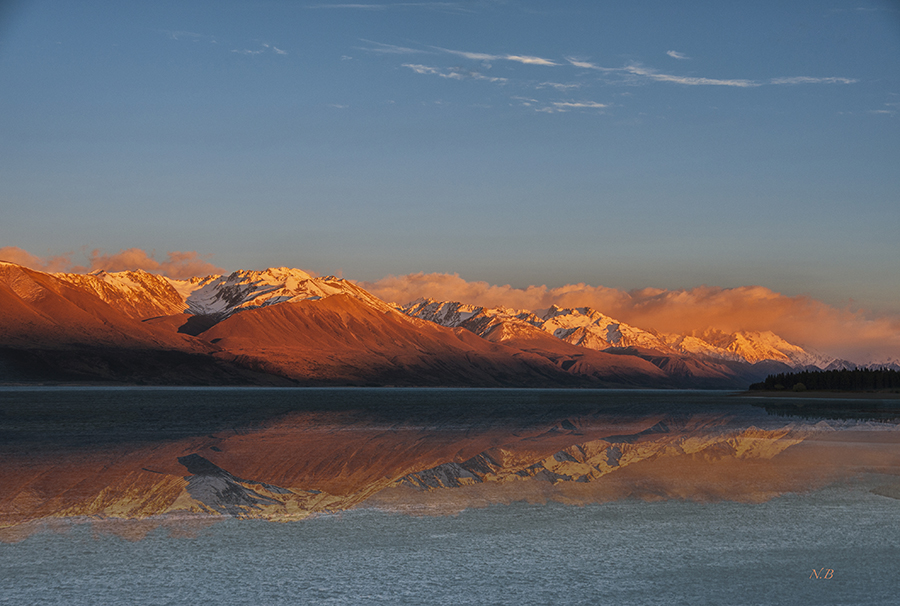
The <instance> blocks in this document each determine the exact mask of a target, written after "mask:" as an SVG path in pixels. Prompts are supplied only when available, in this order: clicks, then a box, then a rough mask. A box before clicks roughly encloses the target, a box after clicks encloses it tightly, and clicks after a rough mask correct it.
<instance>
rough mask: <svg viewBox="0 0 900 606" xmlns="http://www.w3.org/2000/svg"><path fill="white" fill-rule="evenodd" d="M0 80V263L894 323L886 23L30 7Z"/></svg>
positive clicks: (490, 11) (279, 8) (595, 12)
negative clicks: (186, 255) (566, 296)
mask: <svg viewBox="0 0 900 606" xmlns="http://www.w3.org/2000/svg"><path fill="white" fill-rule="evenodd" d="M683 4H688V5H689V6H683ZM0 82H2V83H3V84H2V88H0V201H2V205H3V220H2V222H0V246H17V247H21V248H23V249H25V250H27V251H29V252H31V253H33V254H36V255H41V256H44V255H60V254H66V253H74V255H75V257H76V259H77V257H78V256H79V255H85V254H87V253H86V251H90V250H93V249H97V248H99V249H101V250H103V251H105V252H108V253H114V252H116V251H118V250H121V249H126V248H131V247H137V248H142V249H145V250H148V251H151V250H155V251H157V253H156V254H157V256H164V255H165V252H167V251H174V250H178V251H199V253H201V254H202V255H206V256H207V257H206V258H207V259H208V260H209V261H211V262H212V263H214V264H216V265H218V266H221V267H224V268H226V269H229V270H231V269H238V268H247V269H258V268H263V267H267V266H273V265H290V266H296V267H301V268H304V269H308V270H313V271H317V272H319V273H338V272H341V273H342V274H343V275H344V276H345V277H349V278H355V279H360V280H375V279H378V278H380V277H382V276H385V275H388V274H395V275H399V274H407V273H413V272H447V273H454V272H455V273H459V274H460V276H462V277H463V278H465V279H467V280H484V281H487V282H489V283H493V284H512V285H513V286H517V287H524V286H527V285H530V284H546V285H548V286H550V287H555V286H560V285H563V284H566V283H576V282H586V283H588V284H593V285H604V286H608V287H614V288H624V289H631V288H641V287H659V288H670V289H671V288H690V287H694V286H698V285H700V284H708V285H715V286H721V287H732V286H740V285H749V284H759V285H763V286H766V287H768V288H771V289H774V290H776V291H779V292H782V293H785V294H788V295H800V294H808V295H811V296H813V297H815V298H817V299H821V300H823V301H826V302H828V303H830V304H832V305H837V306H843V305H847V304H850V305H853V306H860V307H863V308H867V309H873V310H880V311H887V312H900V297H898V294H900V263H898V253H900V236H898V231H900V230H898V228H900V168H898V167H900V128H898V125H900V5H898V4H897V3H895V2H878V1H875V0H861V1H859V2H842V1H834V2H829V1H825V2H822V1H815V2H791V3H784V2H755V3H745V2H742V3H739V2H693V3H673V2H627V3H623V2H601V1H583V2H577V1H572V2H565V1H561V2H515V1H500V0H498V1H492V0H476V1H463V2H383V3H362V2H360V3H352V4H351V3H329V2H318V3H317V2H296V1H290V2H288V1H285V2H279V1H268V2H229V1H224V2H222V1H217V2H191V1H180V2H166V1H161V2H90V3H81V2H78V3H73V2H53V1H33V2H30V1H19V2H13V3H4V8H3V9H2V10H0Z"/></svg>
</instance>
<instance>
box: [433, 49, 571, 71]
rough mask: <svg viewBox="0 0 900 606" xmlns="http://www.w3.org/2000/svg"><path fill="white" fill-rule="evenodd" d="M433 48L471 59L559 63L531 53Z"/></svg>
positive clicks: (533, 63)
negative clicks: (497, 53)
mask: <svg viewBox="0 0 900 606" xmlns="http://www.w3.org/2000/svg"><path fill="white" fill-rule="evenodd" d="M434 48H435V49H437V50H439V51H443V52H445V53H450V54H451V55H457V56H459V57H465V58H466V59H472V60H473V61H485V62H488V61H514V62H516V63H523V64H525V65H545V66H548V67H555V66H558V65H559V63H556V62H554V61H551V60H549V59H544V58H543V57H534V56H531V55H492V54H489V53H473V52H469V51H458V50H451V49H449V48H441V47H439V46H435V47H434Z"/></svg>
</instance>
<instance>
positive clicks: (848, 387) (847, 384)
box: [750, 368, 900, 391]
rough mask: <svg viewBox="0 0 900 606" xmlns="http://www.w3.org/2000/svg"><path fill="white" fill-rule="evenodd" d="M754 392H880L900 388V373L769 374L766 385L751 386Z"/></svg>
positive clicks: (860, 370)
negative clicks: (811, 390) (808, 390)
mask: <svg viewBox="0 0 900 606" xmlns="http://www.w3.org/2000/svg"><path fill="white" fill-rule="evenodd" d="M750 389H753V390H763V391H776V390H782V389H784V390H789V391H790V390H793V391H802V390H806V389H813V390H840V391H880V390H883V389H900V371H896V370H889V369H887V368H854V369H853V370H847V369H844V370H816V371H809V370H805V371H802V372H787V373H784V372H783V373H781V374H777V375H769V376H768V377H766V380H765V381H763V382H762V383H754V384H753V385H751V386H750Z"/></svg>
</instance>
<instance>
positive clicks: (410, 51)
mask: <svg viewBox="0 0 900 606" xmlns="http://www.w3.org/2000/svg"><path fill="white" fill-rule="evenodd" d="M360 41H362V42H365V43H366V44H372V45H374V46H369V47H362V46H357V47H354V48H357V49H359V50H364V51H367V52H370V53H381V54H386V55H415V54H422V53H426V54H431V52H430V51H426V50H420V49H415V48H409V47H406V46H397V45H395V44H384V43H383V42H375V41H374V40H366V39H365V38H360Z"/></svg>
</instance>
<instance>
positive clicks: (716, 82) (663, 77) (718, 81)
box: [566, 51, 857, 88]
mask: <svg viewBox="0 0 900 606" xmlns="http://www.w3.org/2000/svg"><path fill="white" fill-rule="evenodd" d="M672 52H674V51H670V52H669V53H672ZM670 56H671V55H670ZM678 58H682V57H678ZM566 61H568V62H569V64H571V65H573V66H575V67H580V68H582V69H592V70H596V71H601V72H619V73H623V74H629V75H631V76H637V77H639V78H643V79H647V80H653V81H656V82H672V83H674V84H684V85H687V86H734V87H738V88H755V87H757V86H764V85H766V84H775V85H784V84H788V85H791V84H853V83H855V82H857V80H856V79H854V78H840V77H825V78H815V77H811V76H791V77H783V78H770V79H769V80H747V79H744V78H731V79H722V78H702V77H695V76H676V75H673V74H665V73H660V72H658V71H657V70H654V69H651V68H649V67H644V66H642V65H639V64H631V65H626V66H624V67H603V66H600V65H596V64H594V63H591V62H589V61H583V60H581V59H576V58H572V57H567V58H566Z"/></svg>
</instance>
